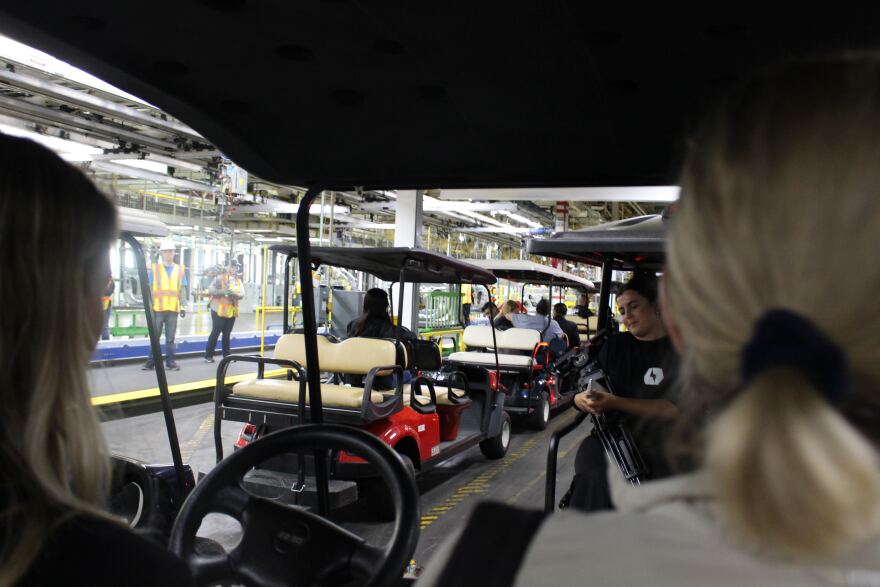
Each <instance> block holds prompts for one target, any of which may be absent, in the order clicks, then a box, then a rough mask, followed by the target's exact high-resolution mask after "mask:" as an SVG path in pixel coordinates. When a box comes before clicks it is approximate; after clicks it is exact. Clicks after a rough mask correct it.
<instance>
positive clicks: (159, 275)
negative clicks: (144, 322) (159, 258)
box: [152, 263, 183, 312]
mask: <svg viewBox="0 0 880 587" xmlns="http://www.w3.org/2000/svg"><path fill="white" fill-rule="evenodd" d="M182 287H183V265H178V264H176V263H175V264H174V269H173V270H172V271H171V276H170V277H169V276H168V272H167V271H166V270H165V266H164V265H162V264H161V263H153V288H152V293H153V311H154V312H177V311H178V310H179V309H180V289H181V288H182Z"/></svg>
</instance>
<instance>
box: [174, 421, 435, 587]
mask: <svg viewBox="0 0 880 587" xmlns="http://www.w3.org/2000/svg"><path fill="white" fill-rule="evenodd" d="M331 449H341V450H344V451H346V452H350V453H353V454H356V455H357V456H359V457H361V458H363V459H365V460H366V461H367V462H368V463H370V464H371V465H372V466H373V467H374V468H375V469H376V471H377V472H378V473H379V474H380V476H381V477H382V478H383V479H384V480H385V482H386V483H387V484H388V490H389V492H390V494H391V498H392V500H393V502H394V508H395V512H396V515H395V519H394V531H393V533H392V536H391V539H390V541H389V542H388V544H387V545H386V546H385V547H384V548H377V547H375V546H370V545H369V544H367V543H366V541H364V539H363V538H360V537H359V536H357V535H355V534H353V533H351V532H349V531H348V530H346V529H344V528H342V527H340V526H337V525H336V524H334V523H333V522H330V521H328V520H326V519H324V518H322V517H320V516H318V515H316V514H313V513H311V512H309V511H307V510H305V509H302V508H298V507H293V506H288V505H284V504H281V503H278V502H275V501H271V500H269V499H266V498H262V497H256V496H253V495H251V494H249V493H247V492H246V491H245V490H244V488H243V487H242V484H241V481H242V478H243V477H244V475H245V473H247V472H248V471H250V470H251V469H252V468H253V467H254V466H256V465H258V464H259V463H261V462H263V461H266V460H267V459H269V458H272V457H275V456H278V455H282V454H286V453H293V452H297V451H311V450H331ZM212 512H216V513H222V514H226V515H228V516H232V517H233V518H235V519H236V520H238V521H239V523H240V524H241V527H242V537H241V542H240V543H239V545H238V546H237V547H236V548H235V549H234V550H232V552H229V553H224V554H219V555H203V554H199V553H198V552H197V551H196V548H195V541H196V532H197V531H198V529H199V525H200V524H201V522H202V518H204V517H205V516H206V515H207V514H209V513H212ZM418 535H419V494H418V490H417V489H416V484H415V480H414V479H413V477H412V474H411V473H410V472H409V471H408V470H407V468H406V465H405V464H404V462H403V460H402V459H401V458H400V456H399V455H398V454H397V453H396V452H394V450H392V449H391V448H390V447H389V446H388V445H387V444H385V443H384V442H382V441H381V440H379V439H378V438H376V437H375V436H373V435H371V434H368V433H366V432H364V431H362V430H358V429H356V428H351V427H347V426H339V425H333V424H304V425H301V426H295V427H292V428H287V429H285V430H279V431H278V432H274V433H272V434H268V435H266V436H264V437H263V438H260V439H259V440H257V441H255V442H252V443H251V444H249V445H248V446H246V447H245V448H243V449H241V450H239V451H237V452H235V453H233V454H231V455H230V456H228V457H227V458H225V459H223V460H222V461H220V463H218V464H217V466H216V467H215V468H214V469H213V470H212V471H211V472H210V473H209V474H208V475H207V476H206V477H205V478H204V479H202V481H201V482H200V483H199V484H198V485H196V487H195V489H194V490H193V491H192V492H191V493H190V494H189V497H188V498H187V500H186V502H185V503H184V504H183V507H182V508H181V510H180V514H179V515H178V517H177V520H176V521H175V523H174V528H173V529H172V530H171V538H170V541H169V548H170V550H171V552H173V553H174V554H176V555H177V556H179V557H181V558H182V559H183V560H185V561H186V562H187V563H188V564H189V567H190V569H191V570H192V572H193V575H194V576H195V579H196V582H197V583H198V584H199V585H210V584H215V583H219V582H229V581H238V582H243V583H245V584H248V585H265V586H271V587H276V586H277V587H281V586H282V585H340V584H347V583H353V582H357V583H359V584H365V585H371V586H377V587H378V586H383V585H393V584H397V583H399V582H400V579H401V577H402V575H403V571H404V568H405V567H406V565H407V563H408V562H409V560H410V558H411V557H412V554H413V552H415V548H416V542H417V541H418Z"/></svg>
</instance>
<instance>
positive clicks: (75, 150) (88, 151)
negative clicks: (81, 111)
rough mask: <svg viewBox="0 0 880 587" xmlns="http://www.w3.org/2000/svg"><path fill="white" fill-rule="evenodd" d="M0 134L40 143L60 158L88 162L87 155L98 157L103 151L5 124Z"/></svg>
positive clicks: (0, 129)
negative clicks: (60, 156) (66, 156)
mask: <svg viewBox="0 0 880 587" xmlns="http://www.w3.org/2000/svg"><path fill="white" fill-rule="evenodd" d="M0 132H2V133H3V134H7V135H10V136H13V137H21V138H24V139H30V140H32V141H34V142H35V143H40V144H41V145H43V146H44V147H48V148H49V149H52V150H53V151H55V152H56V153H58V154H60V155H62V156H63V155H70V156H82V157H85V158H84V159H80V160H82V161H88V160H90V158H88V155H100V154H102V153H103V152H104V150H103V149H99V148H98V147H92V146H91V145H84V144H82V143H77V142H74V141H68V140H66V139H59V138H57V137H53V136H49V135H42V134H40V133H36V132H33V131H30V130H26V129H23V128H16V127H14V126H9V125H7V124H0Z"/></svg>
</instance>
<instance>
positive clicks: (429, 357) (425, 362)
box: [405, 340, 443, 371]
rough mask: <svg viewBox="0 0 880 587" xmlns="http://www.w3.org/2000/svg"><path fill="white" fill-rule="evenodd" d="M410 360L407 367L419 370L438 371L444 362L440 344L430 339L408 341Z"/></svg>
mask: <svg viewBox="0 0 880 587" xmlns="http://www.w3.org/2000/svg"><path fill="white" fill-rule="evenodd" d="M405 346H407V347H408V349H407V351H408V352H409V358H410V362H409V364H408V365H407V367H412V368H414V369H418V370H419V371H436V370H437V369H439V368H440V366H441V365H442V363H443V356H442V355H441V354H440V346H439V345H438V344H437V343H436V342H433V341H430V340H410V341H407V342H406V345H405Z"/></svg>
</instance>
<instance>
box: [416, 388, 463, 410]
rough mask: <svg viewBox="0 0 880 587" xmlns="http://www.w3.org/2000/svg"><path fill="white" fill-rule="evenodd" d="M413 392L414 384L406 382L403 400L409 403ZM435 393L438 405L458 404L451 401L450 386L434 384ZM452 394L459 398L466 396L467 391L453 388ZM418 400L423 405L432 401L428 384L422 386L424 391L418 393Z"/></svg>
mask: <svg viewBox="0 0 880 587" xmlns="http://www.w3.org/2000/svg"><path fill="white" fill-rule="evenodd" d="M411 394H412V385H410V384H409V383H406V384H404V386H403V402H404V403H407V404H408V403H409V397H410V395H411ZM434 394H435V395H436V396H437V405H438V406H454V405H456V404H454V403H452V402H451V401H449V388H448V387H441V386H439V385H435V386H434ZM452 395H453V396H454V397H457V398H462V397H464V395H465V393H464V390H463V389H456V388H455V387H453V388H452ZM416 401H417V402H418V403H420V404H422V405H427V404H429V403H431V394H430V392H428V386H427V385H423V386H422V393H420V394H418V395H416Z"/></svg>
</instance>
